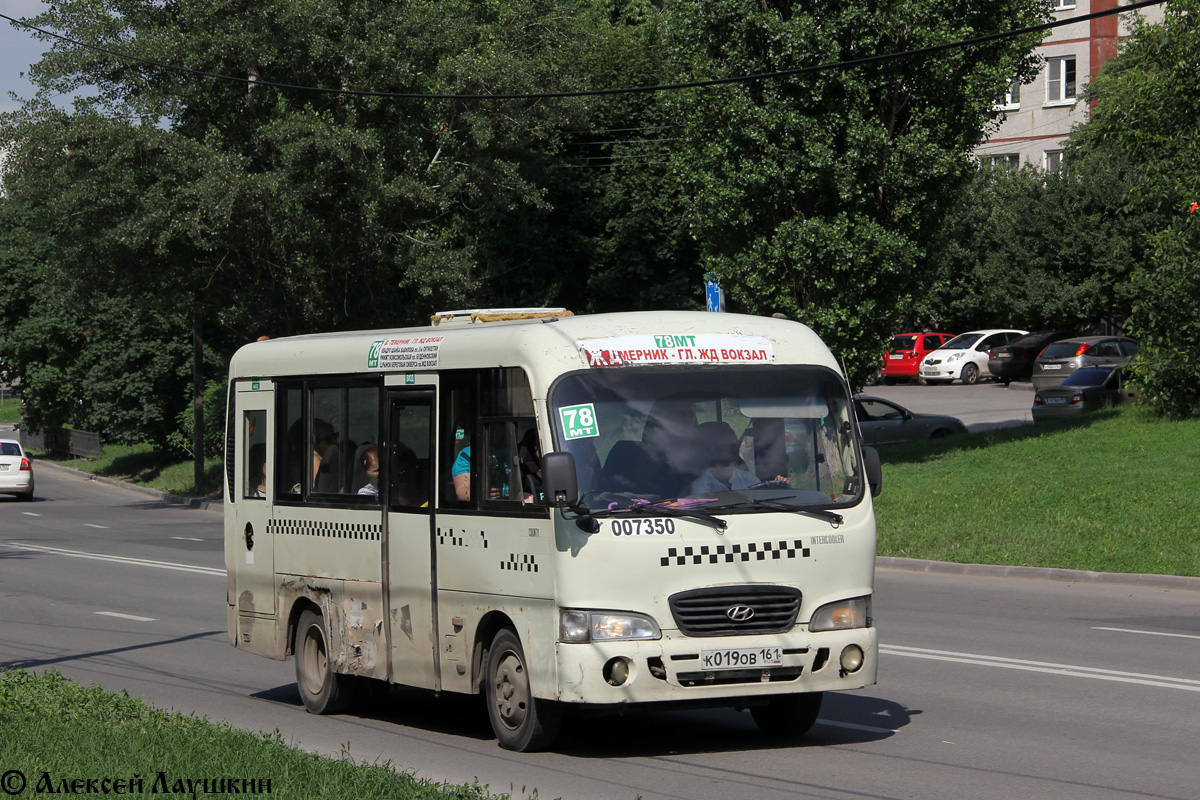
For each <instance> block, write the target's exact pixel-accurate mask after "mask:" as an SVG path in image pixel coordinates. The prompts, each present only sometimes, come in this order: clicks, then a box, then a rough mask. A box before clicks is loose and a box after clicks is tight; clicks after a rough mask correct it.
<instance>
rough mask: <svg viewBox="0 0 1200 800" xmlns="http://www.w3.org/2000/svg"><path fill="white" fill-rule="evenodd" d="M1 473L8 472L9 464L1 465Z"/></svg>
mask: <svg viewBox="0 0 1200 800" xmlns="http://www.w3.org/2000/svg"><path fill="white" fill-rule="evenodd" d="M0 472H8V464H0Z"/></svg>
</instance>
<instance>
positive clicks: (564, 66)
mask: <svg viewBox="0 0 1200 800" xmlns="http://www.w3.org/2000/svg"><path fill="white" fill-rule="evenodd" d="M590 13H591V12H590V6H589V5H588V4H586V3H574V2H570V1H569V0H540V1H539V2H533V3H509V2H490V3H485V4H480V3H472V2H466V0H459V1H452V2H432V1H431V0H411V1H410V2H401V3H386V2H380V0H346V1H342V0H338V1H337V2H335V1H334V0H313V1H312V2H305V3H294V2H290V0H289V1H288V2H283V1H282V0H277V1H275V2H267V3H266V4H263V3H254V4H251V3H241V2H235V3H233V4H230V3H227V2H223V0H179V2H174V3H170V4H165V5H164V4H146V3H144V2H141V0H96V1H95V2H93V0H63V2H59V3H55V4H54V5H53V6H51V7H50V9H49V10H48V11H47V12H46V13H45V14H43V15H41V16H40V17H38V18H36V19H35V20H33V22H34V23H35V24H37V25H39V26H41V27H46V28H49V29H52V30H57V31H59V32H61V33H63V34H64V35H66V36H68V37H70V38H72V39H75V40H78V41H81V42H86V43H94V44H96V45H98V46H100V47H103V48H104V49H105V50H107V51H117V52H123V53H128V54H131V55H134V56H137V57H139V58H141V59H144V60H143V61H134V60H129V59H124V58H119V57H117V56H114V55H111V54H110V52H104V51H99V50H94V49H89V48H87V47H82V46H78V45H74V44H70V43H66V42H63V41H55V42H54V44H53V49H52V50H51V52H49V53H48V54H47V55H46V57H45V58H44V59H43V60H42V61H41V62H40V63H39V64H37V65H35V67H34V69H33V71H32V72H33V77H34V79H35V81H36V82H37V83H38V85H39V86H40V91H39V97H38V98H36V99H35V100H34V101H33V102H30V103H28V104H26V106H25V107H24V108H23V109H22V110H21V111H19V112H16V113H14V114H10V115H7V116H6V117H5V118H3V119H2V120H0V142H3V143H4V144H6V145H7V146H8V147H10V148H11V149H12V157H11V160H10V163H9V165H8V167H7V169H8V175H7V176H6V187H7V189H8V191H9V192H10V196H11V198H12V202H13V204H14V206H15V207H16V208H19V209H20V210H21V212H22V213H24V214H28V215H29V218H30V220H31V222H30V224H25V225H22V226H21V227H20V228H19V230H18V231H17V232H16V233H14V236H18V234H19V237H20V238H21V241H20V242H19V246H18V245H14V246H16V247H18V249H27V250H34V251H42V252H45V253H46V258H45V261H44V262H42V263H41V265H40V268H39V269H38V270H37V272H36V273H35V274H36V275H37V276H38V281H39V282H40V283H39V284H38V286H36V287H30V296H33V295H37V297H39V298H40V299H39V301H38V302H41V303H43V304H48V305H47V308H49V306H50V305H53V304H55V303H62V302H66V303H67V304H68V305H69V307H70V312H71V313H68V314H65V315H64V316H61V317H60V316H55V315H52V314H49V313H48V312H47V313H46V314H44V315H43V314H39V324H43V325H45V324H51V323H52V324H54V325H57V326H59V327H58V328H56V329H55V331H54V332H53V334H54V346H55V347H58V348H60V349H61V350H62V351H63V352H62V353H59V354H57V355H55V354H53V353H48V352H44V351H42V350H39V347H44V346H45V344H44V343H39V341H38V339H39V337H41V336H42V335H43V334H45V333H47V331H45V330H42V331H38V330H35V326H33V325H29V326H23V327H18V328H17V329H15V330H14V331H13V332H11V333H10V334H8V337H7V338H8V339H10V340H13V341H14V347H13V348H12V352H14V353H18V354H20V355H19V358H18V357H14V358H13V361H14V362H15V364H16V365H17V366H16V368H17V369H18V370H19V371H22V372H23V373H24V375H25V377H27V378H29V379H30V380H28V381H27V383H28V385H30V386H33V385H34V384H35V383H36V384H38V385H39V386H41V387H43V388H42V389H41V390H38V391H34V392H33V393H32V394H31V397H30V404H31V406H32V407H33V408H34V416H35V418H36V419H38V420H39V421H40V422H42V423H44V424H63V423H67V422H70V423H72V424H81V425H82V424H97V425H100V424H103V425H105V430H104V433H105V434H106V435H107V436H109V437H113V438H117V439H129V438H130V437H136V436H138V434H134V433H131V432H129V430H128V429H127V428H126V427H125V425H124V423H121V424H120V425H118V424H116V422H115V421H114V418H113V417H112V415H111V414H100V415H97V414H92V413H85V412H83V411H81V410H80V409H81V408H82V407H85V406H88V405H89V404H90V405H92V406H95V405H96V404H97V403H99V402H100V401H99V399H98V398H91V397H88V398H81V397H80V393H81V392H84V391H87V390H88V387H90V386H93V384H90V383H88V381H87V380H86V379H87V378H88V375H95V374H100V373H104V374H113V375H118V374H121V370H122V369H130V368H134V366H135V365H131V364H128V363H125V364H122V362H121V360H120V358H119V356H120V355H121V354H122V353H125V354H130V353H134V352H139V351H140V350H141V349H142V348H143V346H144V347H146V348H148V349H152V350H153V351H154V352H156V353H158V354H160V355H161V356H162V357H164V358H170V359H173V360H172V363H171V368H170V369H167V370H166V371H167V372H168V373H170V374H172V375H178V374H182V373H186V372H187V370H188V360H189V359H188V358H187V353H188V352H189V349H190V352H191V353H192V360H193V361H195V362H197V363H201V362H202V361H203V360H204V359H206V358H208V357H209V356H207V355H206V353H212V352H213V350H214V348H213V347H208V348H206V347H205V345H206V343H211V344H214V345H215V350H216V351H217V353H218V354H219V356H226V355H228V353H229V352H231V349H232V348H233V347H234V346H236V344H238V343H241V342H245V341H249V340H252V339H253V338H256V337H257V336H258V335H260V334H264V333H265V334H270V335H282V334H288V333H294V332H301V331H310V330H314V329H338V328H350V327H360V328H361V327H371V326H385V325H388V326H391V325H398V324H405V323H412V322H417V321H422V320H425V319H427V318H428V314H429V313H430V312H431V311H434V310H437V309H439V308H444V307H446V306H452V305H459V304H468V303H474V302H476V301H478V300H481V299H484V298H490V297H491V296H495V295H501V294H503V292H502V291H496V290H495V287H497V286H501V287H507V286H509V285H510V283H511V282H510V281H509V280H508V279H509V277H511V276H512V275H513V274H515V273H517V272H518V271H519V270H518V267H521V266H526V265H527V264H526V260H527V259H528V255H527V254H526V253H523V252H521V251H519V250H518V249H516V248H512V247H511V246H510V241H509V240H508V239H506V238H505V237H504V236H503V234H502V233H500V232H499V231H502V230H503V229H504V228H505V227H506V225H507V224H508V223H511V222H512V221H514V220H517V221H520V222H523V223H525V224H526V227H527V228H528V229H529V232H528V233H527V234H526V238H527V239H528V240H539V239H543V238H546V237H544V236H541V235H540V234H544V233H545V230H546V227H547V226H549V225H551V224H552V221H551V220H548V219H546V218H545V215H544V213H543V212H544V211H545V210H546V209H547V208H548V203H547V200H546V195H547V190H546V188H545V171H544V169H542V167H544V165H545V163H546V162H547V160H548V159H550V158H552V157H553V156H554V154H556V153H557V151H558V148H559V147H560V143H561V133H560V132H561V131H562V130H563V129H565V128H569V127H571V125H572V124H573V123H572V120H575V119H580V118H583V117H584V115H585V112H586V107H585V104H584V103H582V102H580V101H568V100H563V101H555V102H545V101H538V100H505V101H488V102H480V101H468V100H454V99H434V98H429V97H422V98H407V99H398V98H383V97H372V96H354V95H349V94H336V93H324V94H321V93H312V92H306V91H300V90H295V89H284V88H278V87H273V86H269V85H267V82H277V83H285V84H292V85H304V86H319V87H330V88H333V89H341V90H384V91H392V92H405V93H412V94H417V95H427V94H430V93H434V94H436V93H443V94H464V93H467V94H469V93H477V94H492V93H523V92H533V91H545V90H553V89H559V88H576V87H577V86H578V85H579V84H580V82H581V80H582V78H581V76H580V73H579V70H578V68H577V64H578V63H579V55H580V51H581V48H580V47H579V46H578V45H579V43H580V42H584V44H585V47H584V48H583V49H585V50H586V47H589V46H595V47H600V46H601V45H600V44H599V43H598V42H596V41H595V40H596V39H598V38H599V37H597V36H592V37H591V39H590V40H589V39H587V38H586V37H585V36H584V35H583V34H584V32H585V31H587V30H590V29H592V28H594V27H595V26H594V25H593V24H592V20H591V17H589V14H590ZM589 41H591V42H592V43H591V44H588V42H589ZM151 62H159V63H166V64H172V65H178V66H181V67H186V68H188V69H192V70H199V71H203V72H208V73H220V74H224V75H232V76H235V77H238V78H242V79H244V80H245V81H247V82H246V83H243V84H238V83H231V82H227V81H221V80H218V79H215V78H211V77H204V76H201V75H197V74H186V73H181V72H178V71H174V70H169V69H166V68H163V67H161V66H156V65H155V64H154V63H151ZM84 86H92V87H96V94H95V96H94V97H91V98H89V99H87V100H81V101H77V102H76V104H75V107H74V109H73V111H71V112H63V111H60V110H58V109H55V108H53V107H52V106H51V105H50V104H49V103H48V102H47V100H46V98H47V97H49V96H50V95H52V94H53V93H59V92H64V91H70V90H72V89H74V88H78V87H84ZM539 228H540V230H539ZM10 263H14V264H15V262H10ZM559 263H560V264H563V263H568V259H567V258H566V257H560V259H559ZM544 284H545V282H544V281H537V280H533V281H529V283H528V285H529V286H531V287H535V288H536V287H539V286H543V285H544ZM89 293H90V294H89ZM513 293H514V294H516V293H517V292H513ZM102 299H107V300H110V301H112V302H111V303H109V304H107V305H103V304H101V302H100V301H101V300H102ZM84 300H86V301H89V302H83V301H84ZM122 303H124V304H125V307H126V314H134V313H136V314H137V315H138V316H139V317H140V318H141V319H142V320H143V321H144V322H145V325H144V326H143V327H141V328H136V327H133V326H129V325H117V324H111V325H109V324H105V325H98V324H97V323H98V321H99V320H100V318H102V317H103V315H104V314H106V313H109V312H113V309H114V306H120V305H121V304H122ZM101 305H103V308H101ZM111 321H112V322H120V321H121V320H120V319H113V320H111ZM89 331H90V333H89ZM110 337H111V338H110ZM189 338H190V339H191V342H190V343H189V341H188V340H189ZM168 342H170V343H171V344H170V346H168V344H167V343H168ZM219 361H220V359H219V358H218V363H219ZM51 365H55V366H54V367H53V370H54V371H53V372H51V369H52V368H51ZM137 368H138V369H142V370H143V372H145V371H146V370H148V369H149V367H146V366H138V367H137ZM39 371H41V372H44V373H45V379H44V380H41V379H36V378H37V373H39ZM212 371H213V370H211V369H210V370H209V372H210V373H211V372H212ZM218 372H219V370H218ZM155 374H157V372H155ZM55 386H57V387H58V388H57V390H55V389H54V388H53V387H55ZM202 386H203V380H202V376H201V374H200V371H199V370H193V387H194V388H193V398H194V399H195V402H196V403H197V404H198V403H199V398H200V396H201V388H202ZM103 388H104V390H105V391H108V392H111V391H118V392H120V396H119V397H109V398H107V399H105V400H104V401H103V403H102V404H101V405H103V406H104V407H106V408H107V407H109V406H110V405H114V407H117V408H122V409H124V408H126V407H130V408H132V407H135V406H138V404H139V402H140V403H141V404H142V405H143V406H145V404H146V402H147V398H148V397H149V396H150V394H151V392H152V391H155V392H157V391H158V390H159V389H161V388H162V387H159V386H158V385H157V382H155V381H149V380H145V381H140V382H139V381H135V380H127V381H126V382H125V384H124V385H116V384H113V383H112V382H106V383H105V384H104V387H103ZM56 392H57V393H56ZM160 396H162V397H166V398H170V400H169V401H166V402H169V403H177V402H178V400H177V399H176V398H178V397H180V396H181V393H180V392H178V391H172V390H164V391H163V393H162V394H161V395H160ZM81 400H82V404H81ZM123 413H125V412H123ZM153 416H154V417H155V419H161V420H162V421H163V426H165V427H170V426H171V425H172V424H174V421H175V417H176V413H174V410H173V409H162V410H161V413H160V412H159V410H157V409H156V410H155V411H154V414H153ZM122 418H123V417H122ZM193 427H194V430H195V431H196V435H197V437H199V436H200V433H201V432H202V431H203V430H204V428H205V426H204V425H203V424H202V422H201V421H200V420H196V424H195V425H194V426H193ZM147 429H148V430H149V433H143V434H141V435H143V436H146V435H148V436H151V438H153V439H154V440H155V441H165V440H166V439H167V437H166V436H164V435H162V434H163V433H164V431H162V430H159V429H158V427H157V426H156V425H155V424H154V423H153V422H151V423H149V424H148V425H147ZM192 449H193V450H194V451H195V452H196V453H197V454H198V453H199V452H200V451H201V450H202V449H203V448H202V446H200V445H199V443H198V442H197V443H194V446H193V448H192ZM197 469H198V474H199V466H198V467H197Z"/></svg>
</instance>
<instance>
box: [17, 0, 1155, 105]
mask: <svg viewBox="0 0 1200 800" xmlns="http://www.w3.org/2000/svg"><path fill="white" fill-rule="evenodd" d="M1165 2H1167V0H1139V2H1136V3H1130V4H1129V5H1126V6H1120V5H1119V6H1116V7H1114V8H1109V9H1105V10H1103V11H1096V12H1093V13H1091V14H1084V15H1081V16H1077V17H1070V18H1067V19H1060V20H1055V21H1054V22H1045V23H1042V24H1040V25H1031V26H1029V27H1026V28H1018V29H1016V30H1011V31H1003V32H1001V33H992V34H987V35H986V36H976V37H974V38H971V39H960V40H959V41H955V42H946V43H944V44H938V45H932V46H930V47H921V48H917V49H915V50H904V51H901V52H898V53H884V54H880V55H874V56H864V57H863V58H855V59H851V60H849V61H834V62H830V63H826V64H817V65H815V66H810V67H794V68H792V69H784V70H776V71H774V72H759V73H755V74H752V75H740V76H737V77H732V78H712V79H709V80H703V81H691V82H685V83H667V84H659V85H656V86H629V87H623V88H617V89H586V90H585V89H581V90H577V91H566V92H533V93H529V94H437V93H416V92H383V91H370V90H360V89H330V88H326V87H322V86H303V85H298V84H291V83H276V82H274V81H264V80H258V79H255V78H239V77H237V76H235V75H222V74H221V73H218V72H206V71H204V70H198V69H190V68H188V67H179V66H175V65H173V64H164V63H163V62H161V61H155V60H153V59H149V58H141V57H140V56H134V55H129V54H128V53H121V52H117V51H115V50H109V49H107V48H103V47H97V46H96V45H91V44H87V43H85V42H80V41H77V40H75V39H71V38H69V37H67V36H62V35H61V34H57V33H54V32H53V31H48V30H46V29H44V28H39V27H37V26H36V25H30V24H29V23H28V22H24V21H22V20H19V19H16V18H14V17H10V16H8V15H7V14H0V19H6V20H8V21H9V22H12V23H14V24H16V25H20V26H22V27H25V28H28V29H30V30H33V31H37V32H38V33H41V34H43V35H45V36H50V37H53V38H55V39H59V40H61V41H64V42H67V43H68V44H73V45H75V46H77V47H83V48H86V49H88V50H92V51H94V52H97V53H104V54H105V55H110V56H113V57H114V58H119V59H122V60H125V61H136V62H138V63H141V64H148V65H150V66H154V67H159V68H161V69H167V70H173V71H175V72H183V73H187V74H189V75H197V76H200V77H205V78H216V79H217V80H223V81H230V82H233V83H239V84H243V85H246V86H269V87H271V88H274V89H287V90H291V91H302V92H313V93H317V94H332V95H346V96H349V97H385V98H393V99H398V100H545V99H559V98H569V97H599V96H605V95H619V94H638V93H648V92H669V91H680V90H683V89H701V88H705V87H710V86H725V85H729V84H735V83H746V82H748V81H758V80H769V79H773V78H787V77H791V76H793V75H807V74H811V73H814V72H824V71H827V70H834V69H853V68H855V67H862V66H866V65H868V64H880V63H883V62H886V61H895V60H898V59H902V58H912V57H914V56H924V55H931V54H933V53H940V52H944V51H946V50H954V49H958V48H964V47H973V46H975V45H981V44H988V43H990V42H995V41H1000V40H1002V39H1011V38H1014V37H1017V36H1025V35H1027V34H1031V33H1039V32H1042V31H1048V30H1052V29H1054V28H1059V27H1062V26H1065V25H1075V24H1078V23H1081V22H1088V21H1090V20H1093V19H1100V18H1101V17H1107V16H1111V15H1113V14H1120V13H1124V12H1128V11H1137V10H1139V9H1142V8H1146V7H1148V6H1156V5H1161V4H1162V3H1165Z"/></svg>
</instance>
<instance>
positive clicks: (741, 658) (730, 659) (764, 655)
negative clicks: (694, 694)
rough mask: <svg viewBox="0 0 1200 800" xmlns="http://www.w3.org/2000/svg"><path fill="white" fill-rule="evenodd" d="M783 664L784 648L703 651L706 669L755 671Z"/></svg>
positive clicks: (702, 661)
mask: <svg viewBox="0 0 1200 800" xmlns="http://www.w3.org/2000/svg"><path fill="white" fill-rule="evenodd" d="M782 663H783V648H782V647H734V648H731V649H729V650H701V651H700V664H701V665H702V666H703V668H704V669H754V668H756V667H778V666H779V665H780V664H782Z"/></svg>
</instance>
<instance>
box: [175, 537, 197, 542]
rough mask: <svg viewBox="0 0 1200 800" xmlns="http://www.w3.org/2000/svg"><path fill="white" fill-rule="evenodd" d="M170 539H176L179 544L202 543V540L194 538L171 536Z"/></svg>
mask: <svg viewBox="0 0 1200 800" xmlns="http://www.w3.org/2000/svg"><path fill="white" fill-rule="evenodd" d="M171 538H172V539H178V540H179V541H181V542H203V541H204V540H203V539H200V538H198V537H196V536H172V537H171Z"/></svg>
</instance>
